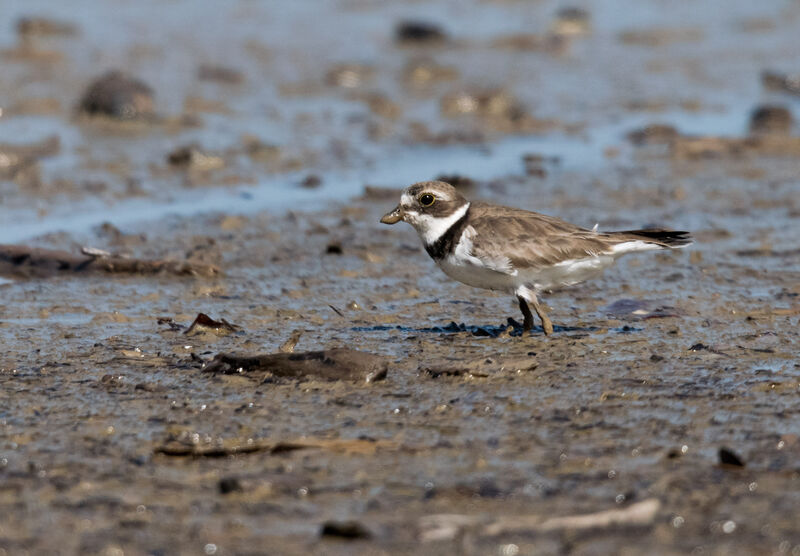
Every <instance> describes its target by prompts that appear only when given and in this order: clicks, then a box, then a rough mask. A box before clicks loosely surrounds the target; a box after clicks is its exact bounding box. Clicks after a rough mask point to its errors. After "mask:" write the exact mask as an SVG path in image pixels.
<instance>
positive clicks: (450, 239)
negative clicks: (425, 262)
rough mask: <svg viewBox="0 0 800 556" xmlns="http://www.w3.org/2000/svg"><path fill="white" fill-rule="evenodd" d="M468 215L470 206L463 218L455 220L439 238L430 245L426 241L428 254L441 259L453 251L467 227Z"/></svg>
mask: <svg viewBox="0 0 800 556" xmlns="http://www.w3.org/2000/svg"><path fill="white" fill-rule="evenodd" d="M468 216H469V208H467V210H466V211H465V212H464V214H463V216H461V218H459V219H458V220H456V221H455V222H453V225H452V226H450V227H449V228H447V231H445V232H444V233H443V234H442V235H441V236H439V239H437V240H436V241H434V242H433V243H431V244H430V245H429V244H427V243H426V244H425V251H427V252H428V255H430V256H431V257H432V258H433V259H434V260H436V261H440V260H442V259H444V258H445V257H446V256H447V255H449V254H450V253H452V252H453V249H455V247H456V244H457V243H458V240H459V239H460V238H461V234H462V232H463V231H464V228H466V227H467V217H468Z"/></svg>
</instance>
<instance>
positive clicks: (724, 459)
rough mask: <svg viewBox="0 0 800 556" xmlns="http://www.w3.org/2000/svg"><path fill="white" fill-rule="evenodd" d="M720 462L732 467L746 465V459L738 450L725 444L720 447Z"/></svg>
mask: <svg viewBox="0 0 800 556" xmlns="http://www.w3.org/2000/svg"><path fill="white" fill-rule="evenodd" d="M719 463H720V464H721V465H729V466H731V467H744V461H743V460H742V458H741V457H739V455H738V454H736V452H734V451H733V450H731V449H729V448H725V447H724V446H723V447H722V448H720V449H719Z"/></svg>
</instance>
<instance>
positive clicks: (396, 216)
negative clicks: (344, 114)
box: [381, 205, 403, 224]
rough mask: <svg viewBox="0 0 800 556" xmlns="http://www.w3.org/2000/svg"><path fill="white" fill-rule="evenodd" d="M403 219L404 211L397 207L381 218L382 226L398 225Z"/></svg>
mask: <svg viewBox="0 0 800 556" xmlns="http://www.w3.org/2000/svg"><path fill="white" fill-rule="evenodd" d="M402 219H403V209H402V208H401V207H400V205H397V206H396V207H395V208H394V210H393V211H392V212H387V213H386V214H384V215H383V218H381V224H397V223H398V222H400V221H401V220H402Z"/></svg>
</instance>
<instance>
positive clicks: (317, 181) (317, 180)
mask: <svg viewBox="0 0 800 556" xmlns="http://www.w3.org/2000/svg"><path fill="white" fill-rule="evenodd" d="M320 185H322V178H321V177H319V176H318V175H317V174H309V175H307V176H306V177H305V178H303V180H302V181H301V182H300V187H305V188H306V189H316V188H317V187H319V186H320Z"/></svg>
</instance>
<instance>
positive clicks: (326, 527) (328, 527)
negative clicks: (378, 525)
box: [320, 520, 372, 540]
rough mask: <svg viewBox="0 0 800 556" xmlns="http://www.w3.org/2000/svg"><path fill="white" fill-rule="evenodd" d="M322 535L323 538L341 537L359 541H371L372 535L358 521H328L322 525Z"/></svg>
mask: <svg viewBox="0 0 800 556" xmlns="http://www.w3.org/2000/svg"><path fill="white" fill-rule="evenodd" d="M320 535H321V536H323V537H339V538H341V539H349V540H357V539H371V538H372V533H371V532H370V530H369V529H367V528H366V527H364V526H363V525H362V524H361V523H359V522H358V521H352V520H349V521H326V522H325V523H323V524H322V530H321V531H320Z"/></svg>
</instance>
